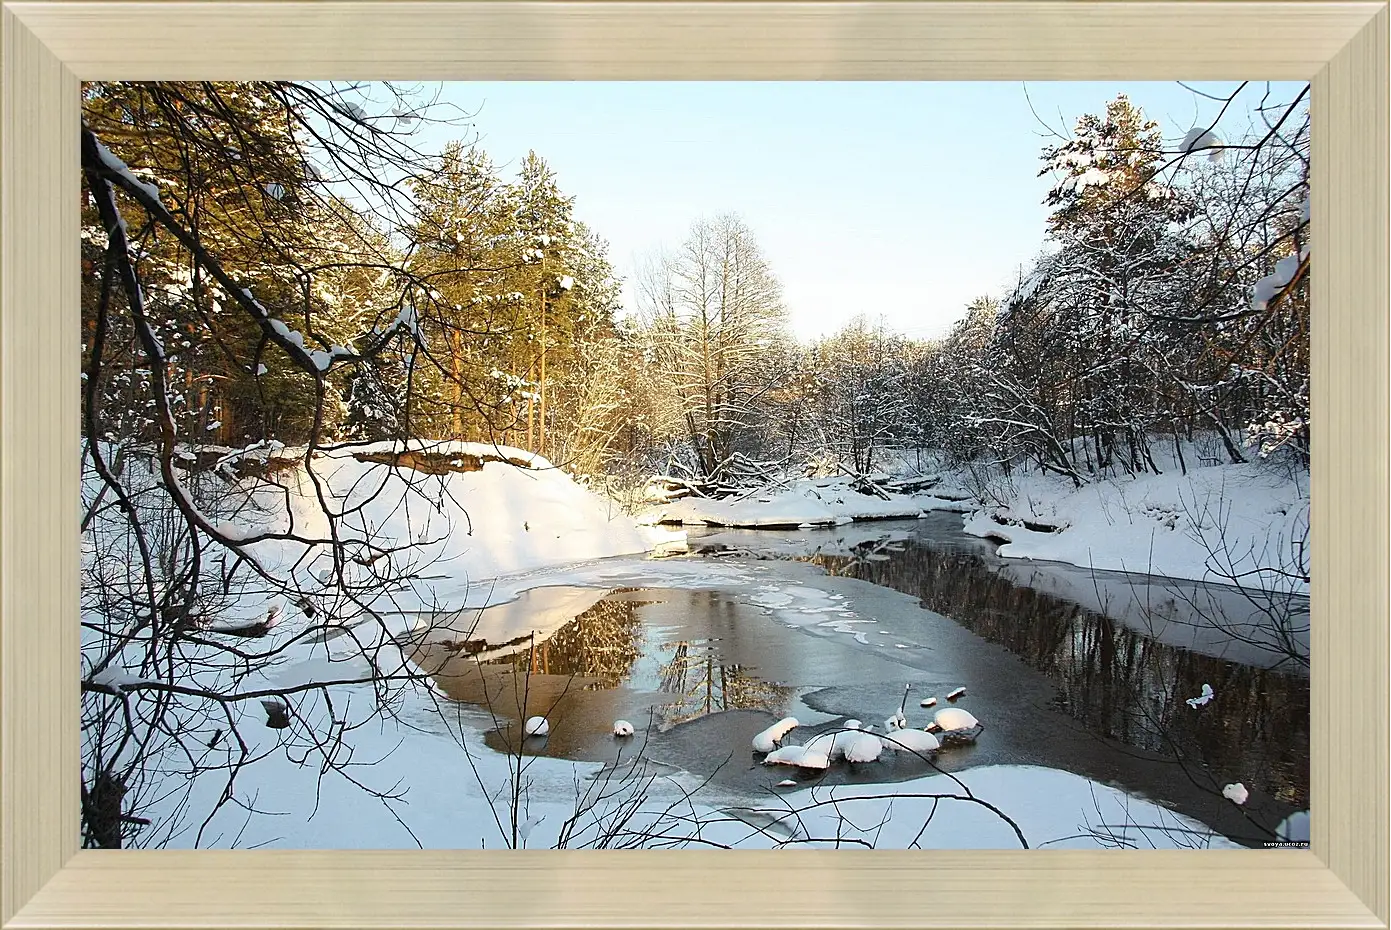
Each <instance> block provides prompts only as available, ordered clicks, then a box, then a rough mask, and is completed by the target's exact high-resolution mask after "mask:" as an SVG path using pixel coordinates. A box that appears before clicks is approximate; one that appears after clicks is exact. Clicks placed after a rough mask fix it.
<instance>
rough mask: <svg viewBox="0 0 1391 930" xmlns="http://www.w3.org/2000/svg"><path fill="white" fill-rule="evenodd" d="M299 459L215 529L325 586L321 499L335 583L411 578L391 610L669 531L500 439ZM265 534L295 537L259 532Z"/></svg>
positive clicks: (619, 550)
mask: <svg viewBox="0 0 1391 930" xmlns="http://www.w3.org/2000/svg"><path fill="white" fill-rule="evenodd" d="M288 454H289V453H287V455H288ZM297 459H298V461H297V464H295V465H294V466H293V467H292V468H289V469H282V470H279V471H276V472H274V473H272V474H270V475H269V476H267V477H265V478H264V479H262V482H263V483H262V484H261V485H260V486H259V487H258V488H256V489H255V490H253V491H250V492H249V499H248V501H247V503H246V505H245V506H243V507H241V508H240V509H239V511H238V512H237V513H235V514H233V515H232V516H230V517H225V518H222V519H220V520H219V522H218V527H219V529H220V530H223V531H225V532H226V535H227V536H228V537H230V538H235V539H238V540H248V541H250V546H251V548H252V551H253V552H254V553H255V554H256V555H257V557H259V558H262V559H264V560H265V561H266V562H268V563H270V564H271V565H276V566H278V567H281V568H283V569H285V570H291V567H292V566H293V570H294V571H297V572H302V573H304V574H305V575H306V576H309V577H312V579H313V580H314V581H316V582H319V583H325V584H326V583H329V581H334V580H336V578H333V577H332V576H333V572H332V571H331V570H330V571H329V572H328V573H327V575H326V574H325V569H326V568H328V569H331V568H332V560H331V556H330V554H329V550H330V547H329V545H328V544H327V540H329V538H330V536H331V535H332V533H331V528H330V522H329V520H328V519H327V517H326V516H325V512H324V507H323V504H321V498H322V500H323V501H324V502H326V503H327V507H328V510H329V512H330V513H332V514H333V515H334V517H335V521H334V522H335V523H336V527H334V528H333V530H334V531H336V535H337V537H338V539H339V540H340V541H341V542H342V543H343V550H342V551H343V552H344V553H345V557H346V562H345V563H344V574H345V576H346V577H345V578H344V580H345V581H348V582H353V581H356V582H369V581H371V580H372V579H373V578H394V579H401V578H402V577H403V576H409V579H410V580H409V583H408V584H407V585H406V586H405V587H406V590H399V589H398V590H396V591H393V592H391V594H392V597H393V598H394V604H395V606H396V608H397V609H404V608H406V607H409V604H410V602H411V601H412V600H417V601H419V602H420V603H435V602H437V601H438V600H439V599H441V598H446V599H447V597H448V596H449V595H452V594H457V593H458V592H459V591H461V590H465V589H466V588H467V587H468V586H469V585H476V584H478V583H479V582H482V581H487V580H489V579H495V578H499V577H504V576H508V575H513V574H517V573H521V572H528V571H534V570H536V569H541V568H552V567H557V566H561V565H568V564H573V563H577V562H582V561H588V560H593V559H599V558H607V557H611V556H617V555H632V554H638V553H645V552H648V551H650V550H651V549H652V548H653V547H654V546H655V545H658V544H660V543H663V542H666V541H668V540H669V538H670V537H671V536H672V534H670V533H665V534H663V533H661V532H660V531H654V530H653V529H652V528H650V527H639V526H638V525H637V524H636V523H635V522H634V521H633V520H632V519H631V518H629V517H628V516H626V515H625V514H624V513H622V511H621V510H620V509H619V508H618V506H617V505H616V504H613V503H612V502H610V501H607V500H605V499H604V498H601V497H599V496H598V495H596V494H595V493H593V492H592V491H590V490H588V489H586V488H584V487H581V486H580V485H579V484H577V483H576V482H575V481H574V480H573V479H571V477H570V476H569V475H567V474H566V473H565V472H563V471H561V470H560V469H558V468H556V467H554V466H553V465H551V463H550V462H548V461H546V460H545V459H544V458H542V457H541V456H538V455H535V454H533V453H530V452H526V451H523V450H521V449H514V448H510V447H507V446H493V445H486V444H483V443H467V442H449V443H428V444H427V443H412V444H410V445H408V446H403V445H401V444H396V443H370V444H355V445H343V446H338V447H334V448H331V449H326V450H322V451H318V452H316V453H315V454H314V455H313V456H307V457H306V455H305V454H304V453H303V452H302V451H301V452H300V453H298V455H297ZM264 482H270V483H271V485H270V486H267V485H266V484H265V483H264ZM276 486H278V487H276ZM281 488H283V489H284V492H283V493H282V492H281V491H280V489H281ZM266 533H272V534H278V533H293V534H294V535H295V536H296V537H298V539H296V540H283V539H260V540H258V539H257V537H258V536H260V535H262V534H266ZM664 537H665V538H664ZM304 540H310V541H313V544H311V545H306V544H305V542H304ZM325 578H328V579H329V581H325V580H324V579H325ZM412 595H414V597H412ZM403 598H404V600H403Z"/></svg>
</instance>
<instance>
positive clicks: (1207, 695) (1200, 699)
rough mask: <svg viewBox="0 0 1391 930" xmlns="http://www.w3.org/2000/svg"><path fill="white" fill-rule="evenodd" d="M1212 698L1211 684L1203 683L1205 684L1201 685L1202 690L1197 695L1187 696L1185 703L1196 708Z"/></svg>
mask: <svg viewBox="0 0 1391 930" xmlns="http://www.w3.org/2000/svg"><path fill="white" fill-rule="evenodd" d="M1212 698H1213V690H1212V685H1208V684H1205V685H1203V691H1202V693H1201V694H1199V695H1198V696H1197V697H1191V698H1189V699H1188V701H1187V702H1186V703H1187V704H1188V706H1189V707H1192V708H1195V709H1196V708H1199V707H1202V706H1203V705H1204V704H1206V703H1207V702H1208V701H1211V700H1212Z"/></svg>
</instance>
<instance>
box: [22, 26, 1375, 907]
mask: <svg viewBox="0 0 1391 930" xmlns="http://www.w3.org/2000/svg"><path fill="white" fill-rule="evenodd" d="M0 16H3V65H2V66H0V67H2V68H3V86H2V87H0V138H2V139H3V142H2V143H0V212H3V226H0V231H2V232H0V524H2V527H3V528H2V529H0V842H2V843H3V857H2V858H3V865H0V927H3V928H6V930H8V928H23V927H39V926H43V927H57V926H62V927H117V926H131V927H133V926H151V925H160V926H194V925H200V926H208V925H218V926H252V925H256V926H266V925H281V926H299V927H330V926H349V925H351V926H362V927H388V926H438V925H457V926H489V927H492V926H500V927H520V926H559V925H569V926H575V925H584V926H590V925H593V926H661V927H678V926H679V927H686V926H690V927H695V926H716V925H719V926H731V925H739V926H768V925H770V924H778V925H796V926H813V925H814V926H831V925H840V926H846V925H850V926H868V925H875V926H926V925H929V924H933V925H944V926H986V925H989V926H1061V925H1068V926H1088V927H1091V926H1112V925H1121V924H1124V925H1130V926H1189V927H1194V926H1244V927H1256V926H1261V927H1267V926H1269V927H1273V926H1320V927H1384V926H1387V923H1388V919H1389V917H1391V881H1389V877H1391V850H1389V849H1388V846H1389V845H1391V795H1389V793H1388V784H1389V783H1388V744H1389V742H1391V740H1389V739H1388V737H1389V735H1391V705H1389V704H1388V695H1389V692H1388V665H1389V657H1388V629H1389V628H1391V624H1388V621H1389V620H1391V583H1389V582H1388V560H1389V559H1391V547H1389V546H1388V543H1389V542H1391V520H1389V519H1388V517H1391V497H1389V496H1388V479H1389V478H1391V470H1389V469H1388V465H1389V464H1391V462H1389V461H1388V460H1389V458H1391V455H1389V453H1391V396H1389V395H1388V385H1389V384H1391V381H1388V372H1389V371H1391V342H1389V341H1388V338H1389V337H1391V326H1389V325H1388V215H1391V204H1389V203H1388V131H1389V130H1391V118H1389V117H1388V113H1389V110H1388V91H1387V86H1388V28H1389V27H1391V12H1388V7H1387V4H1386V3H1382V2H1303V0H1289V2H1204V3H1195V2H1153V3H1134V2H1124V0H1121V2H1017V0H1016V2H992V0H986V2H857V3H834V2H701V0H696V2H679V3H652V2H530V0H527V2H488V0H484V2H453V3H451V2H377V0H361V2H322V3H314V2H261V3H212V2H159V3H151V2H146V3H134V2H62V0H31V2H13V3H11V2H4V3H3V4H0ZM189 77H199V78H208V79H224V80H226V79H250V78H270V77H278V78H297V79H309V78H319V79H327V78H348V77H359V78H374V79H397V78H399V79H407V78H409V79H446V78H448V79H456V80H457V79H483V78H488V79H533V80H535V79H548V80H549V79H565V80H571V79H574V80H586V79H589V80H630V79H638V78H642V79H654V80H684V79H694V78H705V79H712V78H719V79H738V80H768V79H787V80H828V79H837V80H876V79H888V78H893V79H902V80H933V79H952V80H976V79H994V80H1024V79H1028V80H1053V79H1072V80H1075V79H1108V80H1110V79H1117V78H1126V79H1136V80H1153V79H1161V78H1185V79H1194V80H1202V79H1214V80H1215V79H1240V78H1262V79H1265V78H1270V79H1292V80H1311V81H1312V84H1313V88H1312V102H1311V107H1310V109H1311V113H1312V119H1313V130H1312V135H1313V169H1312V176H1313V181H1312V191H1313V196H1312V221H1311V222H1312V228H1313V234H1312V238H1313V241H1314V242H1315V243H1317V249H1318V253H1319V259H1318V261H1317V263H1316V264H1315V267H1314V270H1313V272H1312V288H1313V290H1312V300H1313V308H1314V312H1313V331H1312V337H1311V338H1312V342H1313V362H1312V381H1313V389H1312V392H1311V393H1312V403H1313V418H1312V419H1313V427H1312V429H1313V434H1314V443H1313V463H1312V475H1313V478H1312V496H1313V500H1314V505H1313V508H1312V526H1311V535H1312V539H1313V556H1312V577H1313V580H1312V587H1311V596H1312V605H1313V618H1312V647H1311V648H1312V668H1311V681H1312V706H1313V720H1312V721H1311V732H1312V745H1311V750H1312V752H1311V757H1312V772H1311V777H1312V787H1313V804H1312V836H1311V847H1310V848H1309V849H1308V850H1303V851H1297V850H1241V851H1200V852H1155V851H1145V852H1141V851H1133V852H1116V851H1099V852H1077V851H1069V852H1065V851H1048V852H1033V851H1018V852H967V853H947V852H901V853H890V852H875V851H865V852H858V851H856V852H850V851H799V852H740V853H725V852H722V851H664V852H661V853H631V852H630V853H620V852H608V853H597V852H588V853H586V852H550V851H546V852H543V851H526V852H494V851H489V852H400V851H391V852H335V851H255V852H251V851H223V852H214V851H198V852H187V853H175V852H161V851H118V852H117V851H91V850H79V849H78V848H77V847H78V835H79V833H78V803H77V799H78V774H79V762H78V738H77V734H78V704H79V690H78V687H77V676H78V655H79V649H78V624H77V607H78V600H77V595H78V557H79V552H78V545H77V536H76V534H75V532H74V529H75V527H77V525H78V504H79V501H78V495H77V494H76V493H75V489H76V488H77V486H78V462H79V454H78V448H79V417H78V391H79V377H78V375H79V361H80V360H79V355H78V352H77V346H78V344H79V312H78V306H79V300H78V291H79V274H78V258H79V256H78V243H79V237H78V211H77V209H76V204H77V198H78V191H79V177H78V175H79V157H78V126H79V122H80V116H79V105H80V100H79V87H80V82H81V81H82V80H84V79H103V80H158V79H174V78H189ZM911 116H912V115H911V114H905V118H911ZM64 204H67V205H69V208H68V209H64ZM676 882H681V883H682V884H686V885H688V886H689V889H690V890H687V889H685V888H682V887H680V885H676V884H675V883H676Z"/></svg>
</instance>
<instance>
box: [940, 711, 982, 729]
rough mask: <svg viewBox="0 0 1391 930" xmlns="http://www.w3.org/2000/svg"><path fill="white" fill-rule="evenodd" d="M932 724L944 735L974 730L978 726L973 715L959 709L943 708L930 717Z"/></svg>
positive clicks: (978, 723)
mask: <svg viewBox="0 0 1391 930" xmlns="http://www.w3.org/2000/svg"><path fill="white" fill-rule="evenodd" d="M932 722H933V723H935V724H936V725H937V727H938V729H940V730H942V731H943V732H945V733H954V732H960V731H962V730H974V729H975V728H976V727H978V726H980V721H979V720H977V719H976V718H975V715H974V714H972V713H971V712H970V711H968V710H965V709H963V708H960V707H943V708H942V709H941V710H939V711H937V713H935V714H933V715H932Z"/></svg>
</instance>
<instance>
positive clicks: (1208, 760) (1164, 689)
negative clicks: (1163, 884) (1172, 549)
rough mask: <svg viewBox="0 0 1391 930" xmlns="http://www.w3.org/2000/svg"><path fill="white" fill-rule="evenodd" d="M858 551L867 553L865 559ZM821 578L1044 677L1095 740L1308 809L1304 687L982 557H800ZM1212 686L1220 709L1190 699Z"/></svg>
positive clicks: (891, 544)
mask: <svg viewBox="0 0 1391 930" xmlns="http://www.w3.org/2000/svg"><path fill="white" fill-rule="evenodd" d="M861 547H862V548H861ZM807 560H808V561H811V562H813V563H815V564H817V565H819V566H821V567H822V568H824V569H825V570H826V571H827V572H829V573H831V574H835V575H841V576H845V577H853V578H858V579H861V580H864V581H869V582H873V583H875V584H879V585H884V586H887V587H890V588H893V589H895V590H898V591H902V592H904V593H906V594H910V595H913V596H916V597H918V598H920V599H921V600H922V603H923V606H924V607H927V608H928V609H930V610H933V611H936V612H938V613H941V614H944V615H946V616H948V617H951V618H952V619H954V620H955V621H957V622H958V623H960V624H961V625H962V626H964V627H966V628H967V629H969V630H971V631H972V632H973V633H975V634H977V635H978V636H980V637H982V638H983V639H986V640H988V641H990V642H992V643H996V644H999V645H1001V646H1003V647H1004V648H1006V649H1008V650H1009V651H1010V652H1012V653H1014V654H1015V655H1017V656H1019V657H1021V658H1023V659H1024V660H1026V661H1027V662H1028V663H1029V664H1030V665H1032V666H1033V667H1034V668H1036V669H1038V670H1039V671H1040V672H1043V673H1044V674H1045V675H1047V676H1048V677H1049V679H1050V680H1051V681H1052V682H1053V683H1054V684H1055V685H1056V694H1055V696H1054V699H1053V700H1054V704H1055V706H1056V707H1057V708H1058V709H1059V710H1061V711H1063V712H1065V713H1067V714H1068V715H1070V716H1072V717H1073V718H1075V719H1077V720H1079V721H1082V722H1083V723H1084V724H1086V725H1087V727H1088V728H1090V729H1091V730H1092V731H1093V732H1095V733H1097V734H1098V735H1100V736H1104V737H1108V738H1112V739H1116V740H1120V741H1122V742H1124V743H1127V744H1129V745H1132V746H1136V747H1140V748H1142V749H1146V750H1150V751H1153V752H1159V753H1164V754H1173V755H1177V756H1178V757H1179V758H1181V759H1183V760H1185V761H1186V762H1189V763H1196V765H1198V766H1206V767H1207V769H1208V770H1209V771H1210V772H1211V773H1212V774H1213V776H1214V777H1216V778H1218V779H1219V780H1222V779H1225V780H1233V781H1235V780H1241V781H1243V782H1245V784H1246V785H1247V786H1248V787H1251V788H1259V789H1260V790H1261V791H1264V792H1266V793H1268V794H1270V795H1272V796H1274V797H1277V798H1279V799H1281V800H1283V801H1286V802H1288V803H1291V804H1295V805H1298V806H1307V804H1308V798H1309V682H1308V679H1307V678H1305V677H1304V676H1303V675H1300V674H1296V673H1293V672H1285V671H1277V670H1269V669H1263V668H1255V667H1251V666H1248V665H1243V664H1239V663H1237V662H1232V661H1227V660H1224V659H1220V658H1215V657H1212V656H1208V655H1203V654H1201V653H1199V652H1195V651H1190V650H1188V649H1184V648H1180V647H1178V646H1174V645H1170V644H1168V643H1164V642H1161V641H1159V640H1157V639H1155V638H1153V637H1151V636H1147V635H1144V634H1143V633H1142V632H1140V631H1139V630H1137V629H1134V628H1132V626H1128V625H1125V624H1123V623H1121V622H1118V621H1117V620H1116V619H1115V618H1113V617H1108V616H1106V615H1104V614H1102V613H1099V612H1097V611H1094V610H1090V609H1087V608H1085V607H1083V606H1081V605H1080V604H1078V603H1075V602H1072V601H1069V600H1066V599H1063V598H1059V597H1055V596H1053V595H1051V594H1048V593H1045V592H1043V591H1040V590H1038V589H1036V588H1033V587H1029V586H1027V585H1021V584H1017V583H1015V581H1013V580H1012V579H1010V578H1009V577H1006V575H1005V573H1002V572H1001V571H1000V570H999V567H998V565H992V564H991V562H990V560H988V559H987V558H985V557H983V556H982V554H981V552H980V550H979V547H978V546H977V545H975V544H973V543H971V542H969V541H966V540H963V541H962V542H961V543H959V544H952V543H951V542H949V541H943V540H941V539H931V538H923V537H921V536H915V537H913V538H912V539H911V540H910V541H909V543H908V544H906V545H905V544H904V542H903V541H902V540H900V539H894V540H892V541H884V540H875V541H867V542H864V543H862V544H860V547H856V549H855V551H854V552H853V553H852V554H842V555H825V554H818V555H812V556H809V557H807ZM1204 684H1211V685H1212V687H1213V689H1214V690H1215V692H1216V694H1217V695H1218V697H1217V698H1216V699H1215V700H1213V701H1212V702H1211V703H1210V704H1208V705H1206V706H1204V707H1201V708H1193V707H1190V706H1189V705H1188V704H1187V701H1186V699H1187V698H1190V697H1193V696H1195V695H1197V694H1199V693H1200V691H1201V689H1202V686H1203V685H1204Z"/></svg>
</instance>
